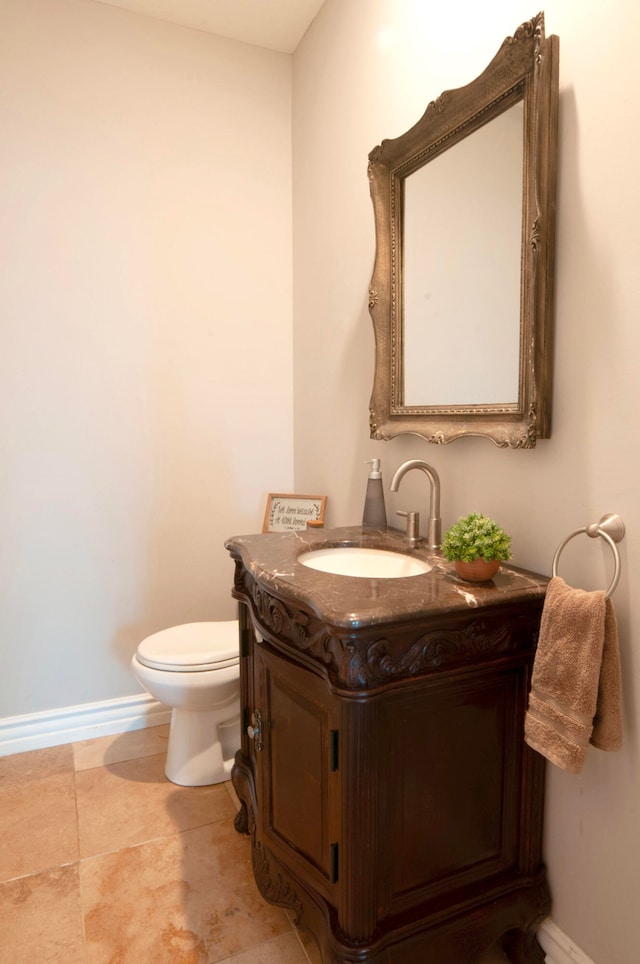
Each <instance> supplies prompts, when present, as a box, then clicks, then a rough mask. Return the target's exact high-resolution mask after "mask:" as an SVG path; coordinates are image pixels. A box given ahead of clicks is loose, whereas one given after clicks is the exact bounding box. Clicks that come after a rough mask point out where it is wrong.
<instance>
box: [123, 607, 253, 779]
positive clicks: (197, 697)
mask: <svg viewBox="0 0 640 964" xmlns="http://www.w3.org/2000/svg"><path fill="white" fill-rule="evenodd" d="M238 639H239V638H238V620H237V619H232V620H229V621H228V622H208V623H185V624H184V625H182V626H171V627H170V628H169V629H163V630H161V631H160V632H158V633H154V634H153V635H152V636H147V638H146V639H143V640H142V642H141V643H140V645H139V646H138V649H137V650H136V653H135V655H134V656H133V658H132V660H131V669H132V671H133V674H134V676H135V677H136V679H137V680H138V682H139V683H140V684H141V685H142V686H143V687H144V689H145V690H146V691H147V693H149V694H150V695H151V696H153V697H154V698H155V699H156V700H158V701H159V702H160V703H164V704H165V706H169V707H171V710H172V713H171V727H170V730H169V746H168V749H167V761H166V764H165V773H166V775H167V777H168V778H169V780H171V782H172V783H178V784H180V786H183V787H202V786H208V785H209V784H212V783H221V782H222V781H223V780H228V779H229V776H230V773H231V767H232V766H233V758H234V756H235V753H236V750H238V749H240V653H239V641H238Z"/></svg>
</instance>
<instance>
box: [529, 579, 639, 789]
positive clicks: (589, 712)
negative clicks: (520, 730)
mask: <svg viewBox="0 0 640 964" xmlns="http://www.w3.org/2000/svg"><path fill="white" fill-rule="evenodd" d="M604 596H605V594H604V592H585V591H584V590H582V589H572V588H571V587H570V586H568V585H567V584H566V583H565V582H564V580H562V579H560V578H559V577H558V576H556V577H554V578H553V579H552V580H551V581H550V583H549V585H548V587H547V595H546V599H545V603H544V608H543V610H542V619H541V621H540V637H539V639H538V649H537V652H536V657H535V661H534V664H533V674H532V679H531V692H530V694H529V708H528V710H527V713H526V716H525V723H524V734H525V740H526V742H527V743H528V744H529V746H531V747H533V749H534V750H537V751H538V753H542V755H543V756H545V757H546V758H547V759H548V760H550V761H551V762H552V763H555V764H556V766H559V767H561V768H562V769H563V770H568V771H569V773H580V770H581V769H582V767H583V764H584V761H585V759H586V756H587V750H588V748H589V743H590V742H591V743H592V744H593V746H597V747H598V748H599V749H601V750H619V749H620V746H621V745H622V705H621V704H622V699H621V685H620V655H619V651H618V632H617V628H616V618H615V613H614V611H613V606H612V604H611V600H609V599H607V600H605V598H604Z"/></svg>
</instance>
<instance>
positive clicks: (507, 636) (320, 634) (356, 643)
mask: <svg viewBox="0 0 640 964" xmlns="http://www.w3.org/2000/svg"><path fill="white" fill-rule="evenodd" d="M235 566H236V568H235V578H234V589H235V593H234V594H235V595H236V597H239V598H242V599H244V600H246V602H247V603H248V604H249V606H250V608H251V611H252V614H253V617H254V620H255V622H256V623H257V624H258V625H259V626H260V628H261V629H262V630H263V631H264V630H266V631H267V632H268V633H269V636H270V642H272V643H274V644H275V645H276V647H278V648H280V649H285V648H286V646H287V645H288V646H290V647H291V648H292V649H293V650H294V651H295V653H296V656H297V657H299V656H300V655H303V656H304V657H306V661H308V662H310V663H314V664H316V667H321V668H322V669H323V671H324V673H325V675H328V677H329V678H330V679H331V680H332V682H334V683H336V684H338V685H341V686H345V687H347V688H349V689H369V688H372V687H375V686H378V685H380V684H381V683H387V682H389V681H391V680H401V679H409V678H411V677H414V676H422V675H424V674H425V673H428V672H429V670H437V669H438V670H439V669H442V668H443V667H445V666H450V667H452V668H453V667H455V666H456V665H463V664H466V663H468V661H469V657H473V658H474V660H476V661H477V660H478V659H480V658H482V657H483V656H484V657H495V656H497V655H506V654H509V653H517V652H523V651H527V650H530V649H531V639H532V633H533V636H534V639H535V640H536V641H537V624H538V621H539V613H538V609H539V606H537V605H536V604H533V605H532V607H531V609H530V610H529V609H528V608H527V607H526V606H525V605H524V604H523V606H522V607H521V609H520V610H519V611H517V612H514V610H513V608H509V607H504V608H503V607H494V608H493V609H492V610H490V611H487V610H483V611H482V612H481V614H480V615H478V616H477V617H476V618H474V619H471V620H470V619H469V615H468V613H466V612H465V613H462V614H457V615H455V616H452V615H451V614H445V615H442V616H440V617H434V616H433V615H431V616H430V617H429V619H428V620H427V621H424V620H416V621H415V632H414V634H413V635H410V634H408V633H407V630H406V624H405V626H404V627H403V629H402V630H401V631H395V632H394V627H393V624H387V625H385V626H384V627H381V628H380V629H379V630H378V629H377V628H376V627H375V626H373V627H371V628H369V629H367V630H365V631H363V630H358V632H357V635H356V633H349V632H344V633H339V632H337V631H334V632H329V631H328V628H327V625H326V623H324V622H322V620H320V619H319V618H318V617H317V616H315V615H314V614H313V613H312V612H309V611H308V610H305V609H302V608H301V607H295V608H294V607H292V606H291V605H287V604H286V603H285V602H284V601H283V600H282V599H280V598H279V597H278V596H277V595H276V594H275V593H273V592H271V591H268V590H267V589H265V588H264V586H262V585H261V584H260V583H259V582H258V581H257V580H256V579H255V578H254V577H253V576H252V575H251V574H250V573H249V572H248V571H247V570H246V569H245V567H244V566H243V564H242V562H241V560H239V559H236V560H235ZM427 625H428V626H429V628H426V626H427ZM271 634H273V637H274V639H271Z"/></svg>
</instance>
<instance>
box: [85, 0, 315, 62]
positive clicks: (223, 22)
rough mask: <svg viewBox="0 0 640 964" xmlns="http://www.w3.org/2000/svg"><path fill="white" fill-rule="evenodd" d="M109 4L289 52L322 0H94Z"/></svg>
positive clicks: (299, 38) (158, 18)
mask: <svg viewBox="0 0 640 964" xmlns="http://www.w3.org/2000/svg"><path fill="white" fill-rule="evenodd" d="M98 2H100V3H108V4H109V5H110V6H112V7H121V8H122V9H123V10H131V11H133V12H134V13H139V14H143V15H144V16H147V17H154V18H155V19H156V20H166V21H168V22H169V23H177V24H180V26H182V27H193V28H194V29H195V30H205V31H206V32H207V33H215V34H218V35H219V36H221V37H230V38H231V39H233V40H242V41H243V42H244V43H248V44H255V45H256V46H258V47H268V48H269V49H270V50H280V51H283V52H284V53H289V54H290V53H293V51H294V50H295V49H296V47H297V46H298V43H299V42H300V40H301V39H302V37H303V35H304V33H305V31H306V29H307V27H308V26H309V24H310V23H311V21H312V20H313V19H314V17H315V15H316V14H317V12H318V10H319V9H320V7H321V6H322V4H323V3H324V0H98Z"/></svg>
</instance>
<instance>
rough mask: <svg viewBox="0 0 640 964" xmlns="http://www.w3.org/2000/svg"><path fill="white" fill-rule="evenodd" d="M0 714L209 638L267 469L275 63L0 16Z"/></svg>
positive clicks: (278, 292)
mask: <svg viewBox="0 0 640 964" xmlns="http://www.w3.org/2000/svg"><path fill="white" fill-rule="evenodd" d="M0 130H1V132H2V133H1V137H2V175H1V177H0V224H1V225H2V230H1V232H0V276H1V278H2V283H1V285H0V299H1V307H0V326H1V327H0V340H1V348H0V399H1V400H0V423H1V424H0V466H1V468H0V533H1V536H0V597H1V604H0V647H1V654H2V655H1V665H2V671H1V672H0V717H6V716H11V715H13V714H26V713H32V712H35V711H40V710H49V709H54V708H58V707H66V706H72V705H75V704H78V703H85V702H93V701H97V700H103V699H109V698H119V697H122V696H126V695H128V694H134V693H137V692H139V686H138V684H137V683H136V682H135V681H134V680H133V679H132V677H131V674H130V672H129V668H128V663H129V660H130V657H131V654H132V652H133V651H134V650H135V648H136V645H137V643H138V642H139V640H140V639H141V638H142V637H143V636H144V635H146V634H147V633H148V632H151V631H154V630H157V629H160V628H162V627H163V626H166V625H170V624H173V623H176V622H181V621H187V620H192V619H211V618H216V617H217V618H227V619H229V618H232V617H233V615H234V614H235V604H234V602H233V601H232V599H231V595H230V588H231V584H232V576H233V569H232V565H231V560H230V559H229V556H228V553H226V551H225V550H224V547H223V543H224V539H225V538H226V537H228V536H230V535H232V534H234V533H239V532H247V531H251V532H255V531H256V530H259V528H260V526H261V523H262V515H263V512H264V504H265V498H266V493H267V492H268V491H279V490H280V491H282V490H284V491H288V490H290V488H291V486H292V483H293V474H292V467H293V461H292V324H291V58H290V57H289V56H287V55H284V54H276V53H272V52H269V51H266V50H260V49H258V48H257V47H251V46H248V45H244V44H239V43H233V42H230V41H226V40H222V39H219V38H216V37H212V36H209V35H207V34H205V33H199V32H196V31H192V30H187V29H182V28H179V27H175V26H171V25H168V24H163V23H160V22H158V21H154V20H150V19H147V18H144V17H137V16H134V15H131V14H128V13H125V12H123V11H121V10H117V9H114V8H112V7H109V6H106V5H103V4H98V3H92V2H86V0H0Z"/></svg>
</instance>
